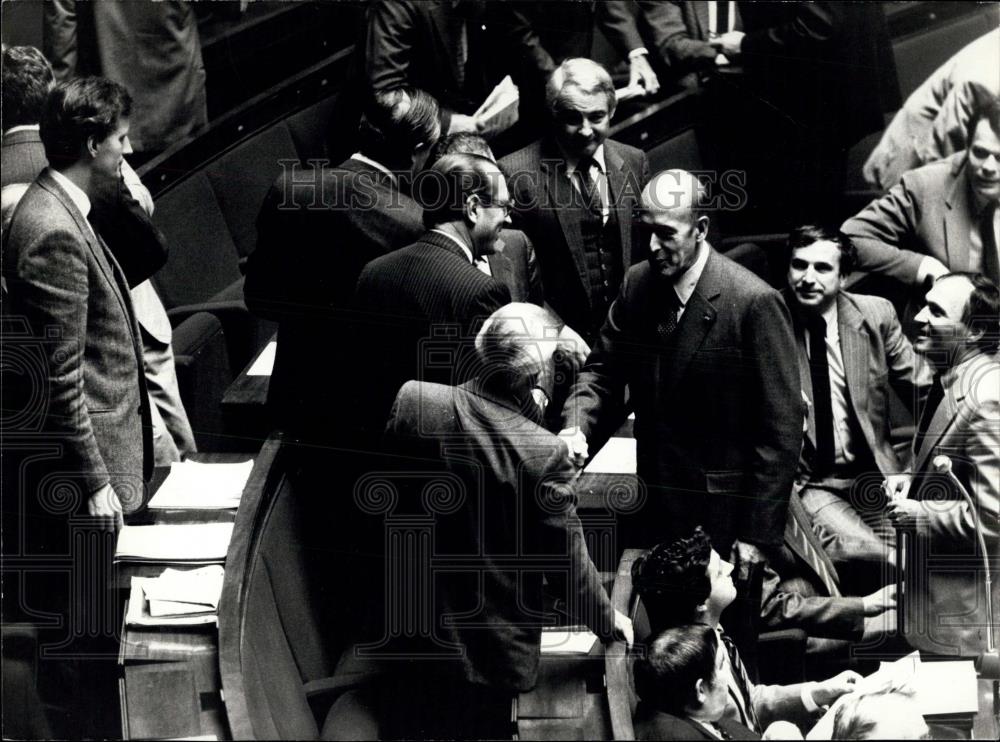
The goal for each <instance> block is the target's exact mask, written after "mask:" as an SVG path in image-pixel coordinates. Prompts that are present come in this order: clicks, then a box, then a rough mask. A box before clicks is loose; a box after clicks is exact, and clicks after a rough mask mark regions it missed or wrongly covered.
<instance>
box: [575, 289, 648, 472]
mask: <svg viewBox="0 0 1000 742" xmlns="http://www.w3.org/2000/svg"><path fill="white" fill-rule="evenodd" d="M629 283H630V280H629V276H628V275H626V276H625V280H624V281H623V282H622V288H621V291H620V293H619V294H618V298H617V299H616V300H615V301H614V303H613V304H612V305H611V309H610V310H609V311H608V317H607V319H606V320H605V321H604V325H603V327H601V331H600V333H599V334H598V336H597V341H596V342H595V343H594V347H593V350H591V352H590V356H589V357H588V358H587V363H586V364H585V365H584V367H583V370H582V371H581V372H580V376H579V378H578V379H577V381H576V383H575V384H574V385H573V388H572V389H571V390H570V394H569V398H568V399H567V400H566V404H565V405H564V406H563V422H562V426H563V428H573V427H577V426H579V428H580V430H581V431H582V432H583V434H584V435H585V436H586V437H587V445H588V448H589V451H590V455H591V456H593V455H594V454H595V453H597V451H598V450H600V448H601V446H603V445H604V444H605V443H606V442H607V439H608V438H609V437H610V436H611V434H612V433H613V432H614V431H615V429H616V428H617V427H618V426H619V425H621V423H622V420H624V418H625V384H626V373H627V369H626V362H627V361H626V357H627V354H630V353H634V352H635V351H634V347H635V346H633V345H632V342H631V341H630V340H629V337H630V335H631V334H632V333H633V332H634V328H633V326H632V325H633V322H632V319H631V316H630V315H631V312H630V311H629V308H628V299H627V294H628V288H629ZM630 346H631V347H630Z"/></svg>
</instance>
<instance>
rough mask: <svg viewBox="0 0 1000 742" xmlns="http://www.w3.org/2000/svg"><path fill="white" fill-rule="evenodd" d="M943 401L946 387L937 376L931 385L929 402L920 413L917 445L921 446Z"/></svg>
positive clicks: (928, 396) (925, 403)
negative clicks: (920, 441)
mask: <svg viewBox="0 0 1000 742" xmlns="http://www.w3.org/2000/svg"><path fill="white" fill-rule="evenodd" d="M943 399H944V387H943V386H942V385H941V377H940V376H935V377H934V383H933V384H931V390H930V392H928V394H927V401H926V402H924V409H923V410H922V411H921V413H920V422H919V423H918V424H917V436H916V440H917V441H918V444H917V445H919V440H920V439H921V438H923V437H924V435H925V434H926V433H927V428H928V426H930V424H931V420H933V419H934V413H935V412H937V408H938V407H939V406H940V405H941V401H942V400H943Z"/></svg>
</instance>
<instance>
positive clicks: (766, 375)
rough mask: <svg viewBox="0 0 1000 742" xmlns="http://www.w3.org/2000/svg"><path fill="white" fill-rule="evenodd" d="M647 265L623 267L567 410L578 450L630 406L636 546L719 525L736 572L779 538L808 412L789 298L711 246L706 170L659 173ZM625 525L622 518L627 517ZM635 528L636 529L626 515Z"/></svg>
mask: <svg viewBox="0 0 1000 742" xmlns="http://www.w3.org/2000/svg"><path fill="white" fill-rule="evenodd" d="M640 214H641V221H642V224H643V231H644V232H645V233H646V235H647V236H646V238H645V240H644V242H643V254H644V257H645V258H646V259H645V260H644V261H643V262H642V263H639V264H638V265H634V266H632V268H630V269H629V271H628V272H627V273H626V274H625V279H624V281H623V283H622V288H621V291H620V292H619V294H618V298H617V299H616V300H615V302H614V304H613V305H612V307H611V310H610V312H609V313H608V318H607V321H606V322H605V323H604V326H603V328H602V329H601V332H600V336H599V337H598V340H597V343H596V345H595V346H594V349H593V351H592V352H591V354H590V357H589V358H588V359H587V363H586V365H585V366H584V369H583V371H582V372H581V374H580V377H579V380H578V381H577V383H576V385H575V386H574V387H573V390H572V392H571V393H570V398H569V399H568V400H567V402H566V405H565V407H564V413H563V428H564V430H563V434H564V435H566V437H567V439H568V440H569V441H570V443H571V445H572V447H573V451H574V452H575V453H576V454H577V455H578V457H579V459H580V460H581V463H582V460H585V459H586V457H587V453H588V452H589V453H594V452H596V451H597V450H598V449H599V448H600V447H601V446H602V445H603V444H604V442H605V441H606V440H607V439H608V436H610V435H611V433H613V432H614V431H615V430H616V429H617V428H618V426H619V425H621V423H622V422H623V421H624V419H625V406H624V402H625V399H624V393H625V387H626V386H627V387H628V388H629V392H630V395H631V400H630V401H631V405H632V408H633V409H634V410H635V427H634V430H635V438H636V444H637V447H638V450H637V455H638V475H639V477H640V479H641V480H642V481H643V483H644V484H645V487H646V490H647V491H648V499H647V501H646V504H645V506H644V507H643V508H642V511H641V514H640V517H638V518H636V521H635V524H634V525H635V527H634V529H633V528H631V527H629V528H628V533H627V535H623V536H622V538H623V539H625V538H628V539H631V540H626V541H625V543H627V544H628V545H630V546H631V545H649V544H652V543H656V542H658V541H660V540H662V539H664V538H669V537H671V536H680V535H683V534H686V533H689V532H690V531H691V529H692V528H693V527H694V526H695V525H697V524H699V523H710V524H711V528H712V538H713V542H714V544H715V547H716V549H717V550H718V551H719V553H720V554H725V555H727V556H728V555H729V554H730V553H731V550H733V551H735V554H736V558H737V559H738V560H739V563H740V566H741V572H743V573H745V572H746V568H747V567H748V565H749V564H751V563H753V562H761V561H762V560H763V558H764V554H763V553H762V552H761V549H763V550H765V551H766V550H768V549H770V548H772V547H774V548H778V547H780V546H781V545H782V543H783V533H784V527H785V515H786V510H787V506H788V496H789V493H790V492H791V488H792V480H793V478H794V475H795V462H796V459H797V458H798V455H799V447H800V446H801V443H802V416H803V413H804V410H803V404H802V399H801V392H800V387H799V377H798V371H797V369H796V366H795V355H794V353H793V348H794V347H795V340H794V338H793V337H792V327H791V321H790V319H789V316H788V309H787V308H786V307H785V305H784V303H783V302H782V300H781V295H780V294H779V293H778V292H777V291H776V290H774V289H772V288H771V287H770V286H768V285H767V284H765V283H764V282H763V281H762V280H760V279H759V278H758V277H757V276H755V275H754V274H753V273H751V272H750V271H748V270H747V269H745V268H743V267H742V266H740V265H738V264H736V263H735V262H733V261H732V260H730V259H729V258H727V257H725V256H724V255H720V254H719V253H717V252H716V251H715V250H714V249H713V248H712V246H711V245H709V244H708V241H707V239H706V234H707V233H708V223H709V217H708V215H707V214H706V213H704V210H703V200H702V189H701V186H700V185H699V183H698V180H697V178H695V176H693V175H692V174H691V173H688V172H685V171H683V170H667V171H664V172H662V173H658V174H657V175H655V176H654V177H653V179H652V180H651V181H650V182H649V184H648V185H647V186H646V188H645V189H644V190H643V192H642V208H641V212H640ZM623 525H624V524H623ZM630 525H631V524H630Z"/></svg>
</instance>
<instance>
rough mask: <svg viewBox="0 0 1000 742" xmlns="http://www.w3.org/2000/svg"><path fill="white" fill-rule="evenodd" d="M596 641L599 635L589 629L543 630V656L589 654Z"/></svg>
mask: <svg viewBox="0 0 1000 742" xmlns="http://www.w3.org/2000/svg"><path fill="white" fill-rule="evenodd" d="M596 641H597V635H596V634H595V633H594V632H593V631H589V630H587V629H580V628H574V627H569V628H562V629H543V630H542V654H587V653H589V652H590V650H591V649H593V647H594V642H596Z"/></svg>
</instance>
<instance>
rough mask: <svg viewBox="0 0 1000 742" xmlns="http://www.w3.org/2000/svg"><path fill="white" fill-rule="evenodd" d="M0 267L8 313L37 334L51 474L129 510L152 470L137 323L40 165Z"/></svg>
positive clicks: (91, 239)
mask: <svg viewBox="0 0 1000 742" xmlns="http://www.w3.org/2000/svg"><path fill="white" fill-rule="evenodd" d="M3 273H4V276H5V278H6V279H7V287H8V291H9V298H8V302H9V306H8V307H7V313H8V315H9V316H11V317H21V318H24V320H25V321H26V322H27V327H28V328H29V330H30V332H31V333H32V335H33V336H34V337H36V338H46V339H45V340H44V341H43V342H42V344H41V346H40V347H41V351H42V353H43V354H44V359H42V360H41V362H42V364H43V365H42V367H41V368H40V369H39V372H40V380H41V383H42V384H43V388H42V390H41V391H42V393H43V394H44V395H45V398H46V399H47V402H48V403H47V405H46V406H45V407H44V408H43V409H40V410H38V411H36V415H37V416H38V418H37V420H35V421H34V423H33V424H36V425H37V426H38V427H37V429H38V431H39V432H40V433H41V434H42V437H43V438H44V439H45V440H47V441H51V442H53V443H56V444H58V445H59V446H60V453H59V454H58V456H57V458H58V465H56V464H53V466H52V471H57V472H66V473H67V474H68V475H69V476H70V477H72V479H73V482H74V483H76V484H78V485H79V487H80V489H81V490H82V494H83V502H85V501H86V496H87V495H89V494H90V493H92V492H94V491H96V490H97V489H99V488H100V487H102V486H103V485H105V484H108V483H110V484H111V485H112V486H113V487H114V489H115V491H116V493H117V494H118V496H119V498H120V499H121V501H122V505H123V507H124V508H125V511H126V512H130V510H131V509H135V508H136V507H137V506H138V505H139V504H140V503H141V500H142V494H143V482H144V480H146V479H148V478H149V476H150V475H151V474H152V467H153V458H152V441H151V432H150V431H151V428H150V412H149V398H148V395H147V394H146V386H145V382H144V380H143V363H142V341H141V338H140V335H139V327H138V324H137V322H136V320H135V315H134V313H133V311H132V302H131V299H130V298H129V290H128V282H127V279H126V277H125V274H124V273H123V272H122V269H121V268H120V267H119V265H118V262H117V261H116V260H115V258H114V256H113V255H112V253H111V251H110V250H109V249H107V248H106V247H105V246H104V245H103V244H102V243H101V242H100V241H99V240H98V238H97V237H96V236H95V235H94V233H93V232H92V231H91V229H90V226H89V225H88V224H87V221H86V219H85V218H84V217H83V215H82V214H81V213H80V212H79V210H78V209H77V208H76V206H75V205H74V204H73V202H72V200H71V199H70V197H69V196H68V195H67V193H66V192H65V191H64V190H63V189H62V187H61V186H60V185H59V184H58V183H57V182H56V180H55V179H54V178H53V176H52V175H51V171H50V170H48V169H46V170H45V171H43V172H42V173H41V175H39V176H38V178H37V179H36V180H35V182H34V183H33V184H32V185H31V186H30V187H29V189H28V191H27V193H25V195H24V197H23V198H22V199H21V202H20V203H19V204H18V207H17V210H16V211H15V213H14V216H13V219H12V220H11V224H10V227H9V229H8V232H7V234H6V235H4V252H3ZM53 331H55V334H52V332H53ZM29 392H30V393H34V394H35V395H37V394H38V393H39V390H38V389H34V390H29ZM18 409H20V408H18Z"/></svg>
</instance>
